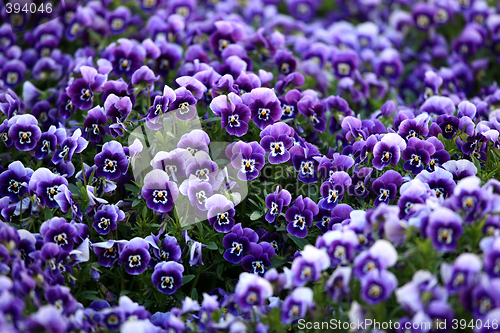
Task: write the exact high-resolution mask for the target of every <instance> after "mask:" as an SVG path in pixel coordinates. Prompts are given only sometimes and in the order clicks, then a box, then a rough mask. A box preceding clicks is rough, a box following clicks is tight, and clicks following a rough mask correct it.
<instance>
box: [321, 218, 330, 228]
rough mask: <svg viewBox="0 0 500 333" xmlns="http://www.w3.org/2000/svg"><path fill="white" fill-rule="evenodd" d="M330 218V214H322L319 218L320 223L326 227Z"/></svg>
mask: <svg viewBox="0 0 500 333" xmlns="http://www.w3.org/2000/svg"><path fill="white" fill-rule="evenodd" d="M331 220H332V218H331V217H330V216H323V217H322V218H321V225H322V226H323V227H326V226H327V225H328V223H330V221H331Z"/></svg>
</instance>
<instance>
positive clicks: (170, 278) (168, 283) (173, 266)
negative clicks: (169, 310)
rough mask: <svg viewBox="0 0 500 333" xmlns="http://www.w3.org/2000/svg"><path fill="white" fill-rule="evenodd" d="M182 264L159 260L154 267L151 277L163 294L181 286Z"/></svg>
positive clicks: (172, 291)
mask: <svg viewBox="0 0 500 333" xmlns="http://www.w3.org/2000/svg"><path fill="white" fill-rule="evenodd" d="M183 272H184V266H182V265H181V264H179V263H176V262H175V261H168V262H160V263H158V264H157V265H156V266H155V268H154V272H153V275H152V276H151V279H152V281H153V284H154V285H155V286H156V288H158V290H159V291H161V292H162V293H164V294H168V295H170V294H173V293H174V292H175V291H176V290H177V289H179V288H180V286H182V273H183Z"/></svg>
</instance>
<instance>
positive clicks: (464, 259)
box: [441, 253, 483, 295]
mask: <svg viewBox="0 0 500 333" xmlns="http://www.w3.org/2000/svg"><path fill="white" fill-rule="evenodd" d="M482 268H483V263H482V261H481V259H480V258H479V257H478V256H477V255H475V254H472V253H462V254H460V255H459V256H458V257H457V259H455V262H454V263H453V265H450V264H448V263H446V262H444V263H442V264H441V280H442V281H443V284H444V285H445V286H446V289H447V290H448V292H449V293H450V294H452V295H453V294H455V293H456V292H458V291H460V290H461V289H465V288H468V287H471V286H474V285H476V283H477V282H479V273H480V272H481V271H482Z"/></svg>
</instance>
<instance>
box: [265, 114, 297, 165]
mask: <svg viewBox="0 0 500 333" xmlns="http://www.w3.org/2000/svg"><path fill="white" fill-rule="evenodd" d="M294 134H295V131H294V130H293V128H291V127H290V126H288V125H287V124H285V123H281V122H279V123H276V124H273V125H270V126H268V127H266V128H265V129H264V130H263V131H262V132H261V133H260V137H261V138H262V139H261V140H260V145H261V146H262V147H263V148H264V150H265V151H266V153H269V163H271V164H280V163H285V162H287V161H288V160H289V159H290V153H289V152H288V149H289V148H290V147H291V146H293V135H294Z"/></svg>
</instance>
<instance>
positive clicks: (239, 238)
mask: <svg viewBox="0 0 500 333" xmlns="http://www.w3.org/2000/svg"><path fill="white" fill-rule="evenodd" d="M231 231H232V232H231V233H230V234H227V235H226V236H224V239H223V240H222V243H223V244H224V248H225V249H226V251H225V252H224V259H226V260H227V261H229V262H232V263H233V264H237V263H240V262H241V261H242V260H243V257H244V256H245V254H247V253H248V252H249V251H250V240H249V239H248V238H247V237H245V236H244V234H243V229H242V228H241V224H237V225H235V226H234V227H233V228H232V229H231Z"/></svg>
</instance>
